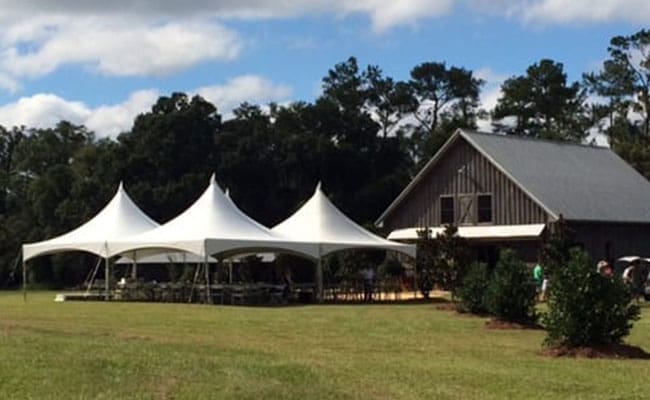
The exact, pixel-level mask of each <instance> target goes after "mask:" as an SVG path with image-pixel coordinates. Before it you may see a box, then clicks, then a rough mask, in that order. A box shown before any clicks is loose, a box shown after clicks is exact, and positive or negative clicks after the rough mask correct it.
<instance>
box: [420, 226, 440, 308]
mask: <svg viewBox="0 0 650 400" xmlns="http://www.w3.org/2000/svg"><path fill="white" fill-rule="evenodd" d="M418 235H419V236H420V238H419V239H418V241H417V243H416V246H417V254H416V257H415V271H416V273H417V286H418V289H419V290H420V292H421V293H422V295H423V296H424V298H425V299H428V298H429V294H430V293H431V291H432V290H433V287H434V285H435V283H436V282H435V275H434V268H435V265H436V263H437V255H438V242H437V241H436V240H435V239H433V238H432V237H431V235H430V234H429V230H428V229H424V230H422V231H420V232H418Z"/></svg>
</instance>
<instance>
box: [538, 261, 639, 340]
mask: <svg viewBox="0 0 650 400" xmlns="http://www.w3.org/2000/svg"><path fill="white" fill-rule="evenodd" d="M632 298H633V295H632V293H631V292H630V290H629V288H628V287H627V286H626V285H625V283H623V281H622V279H621V278H620V277H619V276H614V277H611V278H606V277H603V276H601V275H600V274H599V273H597V272H596V268H595V267H592V263H591V262H590V259H589V256H588V255H587V253H585V252H584V251H582V250H579V249H573V250H572V251H571V257H570V259H569V262H568V264H567V265H566V266H565V267H564V268H561V269H558V270H557V271H556V272H555V275H554V281H553V284H552V285H551V288H550V293H549V298H548V307H549V311H548V313H546V314H545V316H544V318H543V321H544V324H545V325H546V328H547V331H548V336H547V338H546V343H547V344H549V345H567V346H573V347H576V346H590V345H598V344H619V343H621V342H622V340H623V338H624V337H625V336H627V335H628V334H629V333H630V329H631V328H632V324H633V321H635V320H637V319H639V315H640V310H639V307H638V305H636V304H633V303H632Z"/></svg>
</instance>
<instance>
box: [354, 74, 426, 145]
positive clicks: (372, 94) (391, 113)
mask: <svg viewBox="0 0 650 400" xmlns="http://www.w3.org/2000/svg"><path fill="white" fill-rule="evenodd" d="M364 77H365V79H366V81H367V85H368V88H367V105H368V107H370V109H371V111H372V113H373V115H374V116H375V119H376V121H377V122H378V123H379V125H380V126H381V134H382V136H383V138H384V139H385V138H386V137H388V134H389V133H392V132H393V131H394V129H395V128H396V127H397V125H398V124H399V123H400V122H401V121H402V119H403V118H404V115H405V114H407V113H408V112H409V110H410V109H413V108H414V101H415V98H414V97H413V93H412V90H411V86H410V85H409V84H408V83H406V82H401V81H400V82H395V81H394V80H393V78H391V77H389V76H387V77H385V76H383V73H382V71H381V69H380V68H379V67H378V66H376V65H369V66H368V68H367V69H366V71H365V73H364Z"/></svg>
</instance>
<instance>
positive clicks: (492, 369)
mask: <svg viewBox="0 0 650 400" xmlns="http://www.w3.org/2000/svg"><path fill="white" fill-rule="evenodd" d="M53 298H54V294H53V293H38V294H30V295H29V298H28V302H27V303H23V301H22V297H21V296H20V294H18V293H15V292H13V293H12V292H5V293H0V399H11V398H18V399H26V398H32V399H58V398H60V399H86V398H100V399H118V398H141V399H150V398H151V399H158V398H160V399H164V398H174V399H198V398H205V399H217V398H233V399H314V398H316V399H424V398H430V399H509V400H511V399H536V398H539V399H545V400H548V399H557V398H575V399H632V398H639V399H641V398H649V397H650V385H649V383H650V381H648V377H649V376H650V362H649V361H612V360H575V359H549V358H545V357H542V356H540V355H539V354H538V352H539V350H540V345H541V342H542V339H543V337H544V333H543V332H541V331H489V330H486V329H484V328H483V323H484V320H483V319H480V318H474V317H468V316H459V315H456V314H455V313H452V312H450V311H440V310H436V309H435V306H433V305H370V306H358V305H347V306H346V305H342V306H339V305H337V306H333V305H325V306H305V307H283V308H247V307H222V306H199V305H184V304H144V303H102V302H96V303H76V302H70V303H54V302H53ZM628 341H629V343H631V344H634V345H639V346H642V347H643V348H645V349H646V350H650V309H648V308H646V309H644V311H643V318H642V319H641V320H640V321H639V322H637V324H636V326H635V328H634V331H633V333H632V335H631V336H630V338H629V340H628Z"/></svg>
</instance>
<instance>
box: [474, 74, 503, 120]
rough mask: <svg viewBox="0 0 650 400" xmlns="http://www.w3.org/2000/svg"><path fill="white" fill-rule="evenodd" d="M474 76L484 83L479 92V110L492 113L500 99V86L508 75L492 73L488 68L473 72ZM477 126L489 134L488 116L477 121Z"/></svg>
mask: <svg viewBox="0 0 650 400" xmlns="http://www.w3.org/2000/svg"><path fill="white" fill-rule="evenodd" d="M474 76H476V77H477V78H479V79H483V80H484V81H485V84H484V85H483V88H482V90H481V108H483V109H484V110H486V111H488V112H492V110H494V107H496V105H497V101H498V100H499V97H501V85H502V84H503V81H505V80H506V79H507V78H508V75H505V74H501V73H497V72H494V71H492V70H491V69H489V68H481V69H479V70H477V71H475V72H474ZM477 125H478V128H479V130H481V131H485V132H491V131H492V118H490V117H489V116H488V117H487V118H485V119H479V120H478V121H477Z"/></svg>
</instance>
